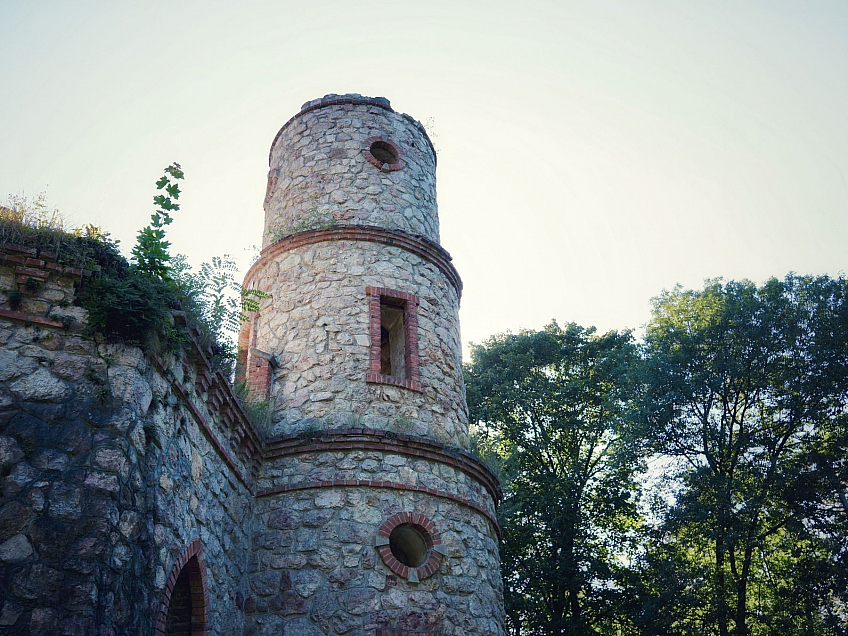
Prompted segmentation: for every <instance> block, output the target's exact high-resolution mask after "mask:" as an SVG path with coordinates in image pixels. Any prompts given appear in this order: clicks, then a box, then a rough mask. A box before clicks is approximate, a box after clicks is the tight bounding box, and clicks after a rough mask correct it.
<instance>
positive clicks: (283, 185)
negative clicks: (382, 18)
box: [262, 95, 439, 247]
mask: <svg viewBox="0 0 848 636" xmlns="http://www.w3.org/2000/svg"><path fill="white" fill-rule="evenodd" d="M374 138H384V139H386V140H387V141H391V142H393V143H394V144H395V145H396V146H397V148H398V150H399V151H400V155H401V157H400V158H401V159H402V161H403V163H404V166H403V169H402V170H396V171H392V170H379V169H374V166H372V165H370V164H369V162H368V160H367V158H366V156H365V155H364V151H366V150H367V149H368V147H369V144H370V140H371V139H374ZM269 164H270V166H271V171H270V172H269V173H268V190H267V193H266V197H265V234H264V236H263V242H262V246H263V247H267V246H268V245H270V244H271V243H273V242H274V240H276V239H279V238H280V237H282V236H284V235H286V234H292V233H293V232H295V231H299V230H302V229H308V228H309V227H316V226H317V225H318V224H321V223H324V224H326V223H329V222H334V223H338V224H343V225H372V226H381V227H385V228H389V229H395V230H401V231H405V232H408V233H410V234H418V235H421V236H424V237H426V238H428V239H430V240H432V241H434V242H438V241H439V220H438V219H439V217H438V214H437V213H436V170H435V168H436V153H435V151H434V150H433V146H432V144H431V143H430V140H429V138H428V137H427V133H426V132H425V131H424V127H423V126H422V125H421V124H420V123H418V122H417V121H415V120H414V119H412V118H411V117H409V116H408V115H402V114H400V113H396V112H394V111H393V110H392V109H391V108H390V106H389V101H388V100H387V99H383V98H369V97H362V96H361V95H343V96H341V95H327V96H326V97H324V98H322V99H317V100H314V101H311V102H307V103H306V104H304V105H303V108H302V109H301V112H300V113H298V114H297V115H295V116H294V117H293V118H292V119H291V120H290V121H289V122H288V123H286V124H285V125H284V126H283V128H282V129H281V130H280V132H279V133H278V134H277V137H276V138H275V139H274V143H273V144H272V146H271V154H270V158H269ZM304 223H306V226H304V225H303V224H304Z"/></svg>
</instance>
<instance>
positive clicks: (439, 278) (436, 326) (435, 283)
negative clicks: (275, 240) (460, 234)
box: [245, 239, 468, 447]
mask: <svg viewBox="0 0 848 636" xmlns="http://www.w3.org/2000/svg"><path fill="white" fill-rule="evenodd" d="M245 286H255V287H256V288H257V289H261V290H263V291H267V292H269V293H270V294H271V297H270V298H268V299H266V300H264V301H263V303H262V309H261V310H260V312H259V315H258V316H257V317H256V318H255V319H254V321H253V323H252V332H251V333H252V335H251V336H250V342H251V343H253V346H255V347H257V348H259V349H261V350H264V351H267V352H273V353H274V355H275V356H276V358H277V362H278V367H277V369H276V370H275V371H274V374H273V382H272V384H271V387H270V399H271V401H272V405H273V407H274V410H275V411H276V413H277V419H278V426H277V427H276V429H275V430H276V431H277V432H279V433H289V432H293V431H300V430H304V429H308V428H316V427H318V428H329V429H332V428H345V427H350V426H364V427H368V428H378V429H385V430H394V431H395V432H401V433H414V434H415V435H419V436H422V437H430V438H432V439H436V440H439V441H450V443H452V444H455V445H459V446H463V447H467V444H468V415H467V411H466V406H465V399H464V396H465V388H464V385H463V380H462V349H461V341H460V334H459V317H458V315H457V311H458V306H459V293H458V290H457V289H456V287H455V286H454V284H453V283H452V282H451V281H450V280H449V278H448V276H447V275H446V273H445V272H444V271H443V270H442V269H441V268H440V267H438V266H437V265H436V264H434V263H433V262H431V261H430V260H428V259H426V258H423V257H422V256H420V255H418V254H415V253H413V252H411V251H409V250H407V249H403V248H400V247H392V246H387V245H384V244H381V243H376V242H369V241H351V240H344V239H342V240H331V241H324V242H317V243H314V244H307V245H303V246H296V247H293V248H291V249H287V250H285V251H284V252H276V251H275V250H274V248H270V249H269V250H266V252H265V253H263V257H262V259H260V260H259V261H257V263H256V264H255V265H254V267H253V268H252V269H251V270H250V272H249V273H248V276H247V277H246V279H245ZM368 286H373V287H386V288H391V289H396V290H399V291H403V292H406V293H410V294H414V295H416V296H418V298H419V299H420V302H419V305H418V309H417V312H418V349H419V351H418V355H419V359H420V363H419V374H420V378H421V388H422V390H421V392H416V391H409V390H406V389H403V388H398V387H394V386H388V385H383V384H373V383H366V382H365V376H366V374H367V373H368V372H369V371H370V368H371V360H370V347H371V331H370V313H369V307H370V306H369V297H368V295H367V294H366V288H367V287H368Z"/></svg>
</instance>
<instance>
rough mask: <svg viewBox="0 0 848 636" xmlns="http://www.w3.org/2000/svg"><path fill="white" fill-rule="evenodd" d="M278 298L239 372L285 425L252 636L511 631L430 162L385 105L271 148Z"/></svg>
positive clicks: (332, 116)
mask: <svg viewBox="0 0 848 636" xmlns="http://www.w3.org/2000/svg"><path fill="white" fill-rule="evenodd" d="M270 168H271V170H270V173H269V177H268V189H267V193H266V197H265V228H264V236H263V250H262V253H261V256H260V258H259V260H258V261H257V262H256V263H255V264H254V265H253V267H252V268H251V269H250V271H249V272H248V274H247V277H246V279H245V286H246V287H253V288H257V289H260V290H262V291H264V292H267V293H268V294H270V297H269V298H267V299H266V300H264V301H263V304H262V308H261V310H260V311H259V312H258V313H257V315H256V316H255V317H254V319H253V320H252V321H251V322H250V323H247V324H246V326H245V328H244V329H243V331H242V333H241V335H240V339H239V344H240V349H241V350H242V355H241V358H240V369H241V371H240V373H242V374H243V376H246V378H247V380H248V383H249V388H250V391H251V394H252V396H253V397H254V399H261V400H267V401H268V402H269V404H270V406H271V409H272V412H273V424H272V428H271V431H270V432H269V434H270V437H269V439H268V442H267V444H266V447H265V451H264V453H263V462H262V466H261V468H260V469H259V474H258V479H257V486H256V505H255V508H254V510H255V515H256V523H257V528H258V530H257V533H256V536H255V538H254V546H253V547H254V553H253V560H252V564H251V572H252V573H251V586H252V591H253V592H255V595H252V596H250V600H249V601H248V603H247V606H246V607H245V614H246V617H245V622H246V625H247V626H248V627H247V630H248V631H247V633H249V632H250V630H253V632H254V633H260V634H261V633H269V634H270V633H275V634H276V633H285V634H316V635H317V634H363V635H372V634H377V635H378V636H388V635H389V634H395V635H401V634H487V635H489V634H503V633H504V619H503V603H502V587H501V579H500V571H499V565H498V548H497V545H498V534H499V529H498V526H497V522H496V518H495V505H496V501H497V498H498V485H497V481H496V479H495V478H494V476H493V475H492V474H491V473H490V471H489V470H488V469H487V468H486V467H485V465H484V464H482V463H481V462H479V461H478V460H476V459H475V458H474V457H473V456H471V455H470V454H469V453H468V452H467V448H468V417H467V411H466V404H465V388H464V385H463V381H462V369H461V346H460V335H459V321H458V308H459V300H460V295H461V291H462V283H461V281H460V278H459V275H458V273H457V271H456V269H455V268H454V266H453V265H452V263H451V257H450V255H449V254H448V253H447V252H446V251H445V250H444V249H443V248H442V247H441V246H440V244H439V220H438V211H437V205H436V177H435V170H436V154H435V150H434V148H433V145H432V143H431V142H430V139H429V138H428V136H427V133H426V132H425V130H424V128H423V126H422V125H421V124H420V123H419V122H417V121H416V120H414V119H412V118H411V117H410V116H408V115H405V114H401V113H397V112H395V111H394V110H393V109H392V108H391V106H390V104H389V101H388V100H386V99H384V98H368V97H362V96H360V95H328V96H326V97H324V98H322V99H318V100H314V101H311V102H308V103H306V104H304V106H303V107H302V109H301V111H300V112H299V113H298V114H297V115H295V116H294V117H292V118H291V119H290V120H289V121H288V122H287V123H286V124H285V125H284V126H283V127H282V129H281V130H280V132H279V133H278V134H277V136H276V138H275V139H274V141H273V144H272V146H271V153H270Z"/></svg>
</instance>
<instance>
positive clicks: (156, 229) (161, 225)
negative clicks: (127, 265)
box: [132, 163, 185, 280]
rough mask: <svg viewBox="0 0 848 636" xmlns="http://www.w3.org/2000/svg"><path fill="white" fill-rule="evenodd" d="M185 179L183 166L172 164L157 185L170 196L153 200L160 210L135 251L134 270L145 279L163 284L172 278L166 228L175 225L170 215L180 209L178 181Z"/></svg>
mask: <svg viewBox="0 0 848 636" xmlns="http://www.w3.org/2000/svg"><path fill="white" fill-rule="evenodd" d="M184 177H185V175H184V174H183V171H182V168H181V167H180V164H178V163H172V164H171V165H170V166H168V167H167V168H165V174H164V175H162V177H161V178H160V179H159V180H158V181H157V182H156V188H157V189H158V190H163V189H164V190H165V192H166V194H157V195H156V196H154V197H153V203H154V204H155V205H156V206H157V208H158V209H157V210H156V211H155V212H154V213H153V214H152V215H151V217H150V225H148V226H147V227H145V228H144V229H142V230H141V231H139V233H138V237H137V239H136V244H135V247H133V250H132V255H133V261H134V263H133V264H134V267H135V269H136V270H137V271H138V272H139V273H141V274H143V275H146V276H152V277H154V278H160V279H162V280H165V279H167V278H168V274H169V266H168V263H169V262H170V260H171V256H170V255H169V254H168V248H169V247H170V246H171V244H170V243H169V242H168V241H166V240H165V226H167V225H170V224H171V222H172V221H173V219H172V218H171V214H170V213H171V212H176V211H177V210H179V209H180V206H179V204H178V203H177V200H178V199H179V198H180V188H179V184H178V183H177V181H178V180H180V179H183V178H184Z"/></svg>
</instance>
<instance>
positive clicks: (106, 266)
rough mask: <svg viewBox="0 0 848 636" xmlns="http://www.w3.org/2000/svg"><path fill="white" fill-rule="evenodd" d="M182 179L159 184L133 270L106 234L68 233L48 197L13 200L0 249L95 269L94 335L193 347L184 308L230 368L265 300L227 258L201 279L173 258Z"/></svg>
mask: <svg viewBox="0 0 848 636" xmlns="http://www.w3.org/2000/svg"><path fill="white" fill-rule="evenodd" d="M183 177H184V174H183V171H182V169H181V168H180V165H179V164H178V163H174V164H171V165H170V166H168V167H167V168H165V171H164V175H163V176H162V177H161V178H160V179H159V180H158V181H157V182H156V187H157V189H158V190H160V191H162V193H161V194H158V195H156V196H155V197H154V199H153V200H154V204H155V205H156V208H157V209H156V211H155V212H154V214H153V215H152V216H151V223H150V225H149V226H148V227H146V228H144V229H143V230H141V231H140V232H139V233H138V242H137V244H136V245H135V247H133V249H132V256H133V261H134V262H133V264H132V265H130V263H128V262H127V260H126V259H125V258H124V257H123V256H122V255H121V254H120V252H119V251H118V245H117V242H116V241H112V240H110V239H109V235H108V234H106V233H104V232H103V231H102V230H101V229H100V228H98V227H95V226H92V225H88V226H85V227H84V228H78V229H74V230H69V229H68V228H67V226H66V224H65V221H64V219H63V218H62V216H61V214H59V213H58V211H56V210H51V209H50V208H49V207H48V206H47V203H46V197H45V196H44V194H43V193H42V194H40V195H38V197H36V199H35V200H33V201H29V200H27V199H26V198H24V197H10V207H8V208H7V207H0V246H3V245H5V244H7V243H15V244H19V245H23V246H26V247H33V248H36V249H37V250H39V251H40V252H43V251H48V252H51V253H55V254H57V255H58V261H59V262H60V263H62V264H65V265H73V266H75V267H81V268H84V269H88V270H91V271H92V272H93V275H92V276H90V277H86V278H84V280H83V285H82V287H81V289H80V290H79V291H78V293H77V302H79V303H80V304H81V305H82V306H83V307H84V308H85V309H86V310H88V313H89V320H88V326H87V328H88V330H89V331H90V332H92V333H99V334H100V335H102V336H104V337H105V338H106V339H108V340H115V341H121V342H126V343H131V344H143V345H146V344H151V343H152V342H153V341H154V340H155V341H158V346H164V347H165V348H166V349H171V348H175V347H178V346H180V345H181V344H182V343H183V342H185V340H186V337H185V334H184V333H183V332H181V331H180V330H179V329H177V328H175V327H174V324H173V319H172V312H173V311H178V310H181V309H182V310H185V312H186V313H187V315H188V317H189V320H190V321H191V322H193V323H194V324H197V325H198V326H199V327H200V331H201V334H202V335H201V340H202V341H203V344H205V345H207V346H210V347H211V348H212V351H213V354H214V359H213V364H218V365H219V366H220V367H222V368H228V367H231V365H232V364H233V362H234V361H235V356H236V350H235V346H234V345H233V342H232V339H231V338H230V337H229V334H230V333H233V332H235V331H237V329H238V326H239V324H240V322H242V321H243V320H245V319H246V317H247V314H248V313H250V312H252V311H256V310H257V309H258V308H259V301H260V300H261V299H263V298H265V297H266V295H265V294H264V293H262V292H259V291H257V290H247V289H242V287H241V286H240V285H239V284H238V283H237V282H236V281H235V273H236V268H235V263H234V261H233V260H232V258H230V257H228V256H225V257H223V258H214V259H213V260H212V262H211V263H204V264H203V265H202V266H201V268H200V271H199V272H198V273H196V274H194V273H192V272H191V270H190V269H189V267H188V265H187V264H186V262H185V258H184V257H177V258H172V257H171V256H170V254H169V253H168V249H169V247H170V243H169V242H168V241H166V240H165V227H166V226H167V225H169V224H170V223H171V222H172V217H171V213H172V212H175V211H177V210H179V207H180V206H179V204H178V203H177V201H178V199H179V196H180V189H179V185H178V183H177V181H178V180H181V179H183ZM33 284H37V281H33ZM27 285H28V288H30V285H29V282H27ZM19 296H20V292H13V293H12V294H11V295H10V302H11V303H12V304H19V303H20V301H21V299H22V298H19Z"/></svg>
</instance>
